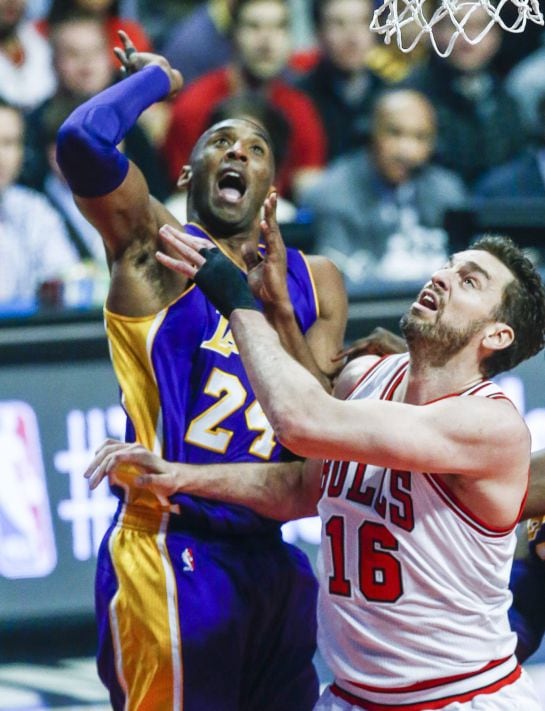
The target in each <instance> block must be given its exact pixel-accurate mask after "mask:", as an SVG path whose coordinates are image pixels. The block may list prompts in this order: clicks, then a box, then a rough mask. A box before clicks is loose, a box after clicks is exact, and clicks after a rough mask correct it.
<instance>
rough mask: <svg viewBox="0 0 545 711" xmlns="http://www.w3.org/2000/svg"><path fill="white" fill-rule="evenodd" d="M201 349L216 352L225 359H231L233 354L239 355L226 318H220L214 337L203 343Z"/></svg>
mask: <svg viewBox="0 0 545 711" xmlns="http://www.w3.org/2000/svg"><path fill="white" fill-rule="evenodd" d="M201 348H206V349H207V350H210V351H215V352H216V353H219V354H220V355H222V356H224V357H225V358H229V356H230V355H231V354H232V353H235V354H236V355H238V348H237V344H236V343H235V339H234V338H233V334H232V332H231V329H230V328H229V321H228V320H227V319H226V318H224V317H223V316H220V319H219V321H218V325H217V326H216V330H215V331H214V335H213V336H212V338H210V339H209V340H208V341H203V342H202V343H201Z"/></svg>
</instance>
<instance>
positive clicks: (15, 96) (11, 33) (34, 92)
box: [0, 0, 55, 111]
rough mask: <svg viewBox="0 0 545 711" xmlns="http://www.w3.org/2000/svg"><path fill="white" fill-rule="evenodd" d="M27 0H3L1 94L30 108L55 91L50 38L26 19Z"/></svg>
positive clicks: (0, 12) (0, 1)
mask: <svg viewBox="0 0 545 711" xmlns="http://www.w3.org/2000/svg"><path fill="white" fill-rule="evenodd" d="M25 11H26V0H0V96H1V97H2V98H3V99H4V100H5V101H9V102H10V104H12V105H13V106H18V107H20V108H21V109H23V110H24V111H30V110H31V109H33V108H34V107H36V106H38V104H40V103H41V102H42V101H44V99H46V98H47V97H48V96H51V94H52V93H53V92H54V91H55V73H54V71H53V66H52V63H51V50H50V48H49V45H48V43H47V41H46V40H45V39H44V38H43V37H42V36H41V34H40V33H39V32H38V31H37V30H36V29H35V27H34V26H33V25H32V23H30V22H28V21H27V20H25Z"/></svg>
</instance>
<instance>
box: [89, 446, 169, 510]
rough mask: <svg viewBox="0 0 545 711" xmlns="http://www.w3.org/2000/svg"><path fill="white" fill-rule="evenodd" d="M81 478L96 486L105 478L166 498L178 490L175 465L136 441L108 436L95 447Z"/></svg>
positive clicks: (114, 483) (111, 482) (114, 482)
mask: <svg viewBox="0 0 545 711" xmlns="http://www.w3.org/2000/svg"><path fill="white" fill-rule="evenodd" d="M84 477H85V478H86V479H88V480H89V488H90V489H96V488H97V486H98V485H99V484H100V483H101V481H102V480H103V479H104V478H106V477H107V478H108V481H109V483H110V485H123V484H130V485H133V486H138V487H144V488H148V489H150V490H151V491H153V493H155V494H156V495H157V496H163V497H167V496H170V495H171V494H173V493H174V492H175V491H176V490H177V486H178V485H179V482H177V477H176V472H175V468H174V466H173V465H172V464H171V463H170V462H167V461H165V460H164V459H162V458H161V457H158V456H157V455H155V454H153V452H150V451H149V450H148V449H146V448H145V447H143V446H142V445H140V444H137V443H126V442H120V441H118V440H113V439H107V440H105V441H104V442H103V444H102V445H101V446H100V447H99V449H97V451H96V453H95V457H94V459H93V461H92V462H91V463H90V464H89V467H88V468H87V471H86V472H85V474H84Z"/></svg>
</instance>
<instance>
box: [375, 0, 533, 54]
mask: <svg viewBox="0 0 545 711" xmlns="http://www.w3.org/2000/svg"><path fill="white" fill-rule="evenodd" d="M511 5H512V6H514V8H515V10H516V15H515V16H514V17H513V13H512V12H511V14H510V19H508V20H507V19H505V15H508V16H509V13H507V12H505V10H506V9H512V8H510V6H511ZM479 8H483V9H484V10H485V11H486V13H487V14H488V17H489V18H490V19H489V22H488V23H487V24H486V25H485V26H484V28H483V29H482V30H481V31H479V32H478V33H477V34H475V35H473V36H471V34H468V33H467V32H466V29H465V28H466V24H467V23H468V21H469V20H470V19H471V16H472V15H473V13H474V12H476V11H477V10H479ZM502 13H503V14H502ZM449 19H450V22H451V25H452V27H451V31H452V35H451V36H450V40H449V41H448V43H446V44H445V43H441V44H439V45H438V43H437V41H436V37H435V34H434V30H435V28H436V26H437V24H438V23H439V22H441V24H443V23H444V22H448V21H449ZM527 22H535V23H536V24H538V25H543V24H544V23H543V14H542V13H541V10H540V9H539V0H499V2H494V3H492V2H490V1H489V0H461V1H459V0H438V2H437V6H435V3H434V2H433V0H385V1H384V3H383V4H382V5H381V6H380V7H379V8H378V9H376V10H375V12H374V13H373V19H372V21H371V25H370V27H371V30H372V31H373V32H376V33H377V34H379V35H384V42H385V43H386V44H389V43H390V42H391V40H392V38H394V37H395V39H396V42H397V45H398V47H399V49H400V50H401V51H402V52H410V51H411V50H412V49H414V47H415V46H416V45H417V44H418V42H419V41H420V39H421V38H422V37H423V36H424V35H428V36H429V40H430V42H431V45H432V47H433V49H434V50H435V51H436V52H437V54H438V55H439V56H440V57H448V55H449V54H450V53H451V51H452V48H453V47H454V43H455V42H456V40H457V39H458V37H459V36H460V35H461V36H462V37H463V38H464V39H465V40H466V41H467V42H469V43H470V44H477V42H480V41H481V39H482V38H483V37H484V36H485V35H486V33H487V32H488V31H489V30H490V28H491V27H492V26H493V25H494V24H498V25H499V26H500V27H502V28H503V29H504V30H507V31H508V32H524V29H525V27H526V23H527ZM443 26H444V25H443Z"/></svg>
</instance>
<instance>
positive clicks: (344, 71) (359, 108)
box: [296, 0, 385, 161]
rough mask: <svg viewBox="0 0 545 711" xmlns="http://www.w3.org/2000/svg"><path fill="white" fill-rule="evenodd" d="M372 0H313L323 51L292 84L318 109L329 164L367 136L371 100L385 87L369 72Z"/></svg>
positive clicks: (317, 30) (314, 15) (372, 40)
mask: <svg viewBox="0 0 545 711" xmlns="http://www.w3.org/2000/svg"><path fill="white" fill-rule="evenodd" d="M371 9H372V5H371V0H314V2H313V6H312V11H313V18H314V23H315V27H316V34H317V37H318V39H319V43H320V47H321V56H320V59H319V61H318V64H317V65H316V66H315V67H314V68H313V69H312V70H311V71H310V72H309V73H308V74H307V75H306V76H303V77H302V78H301V79H299V80H298V81H297V83H296V85H297V86H298V87H299V89H302V90H303V91H305V92H306V93H307V94H308V95H309V96H310V97H311V99H312V101H313V102H314V104H315V106H316V107H317V108H318V111H319V113H320V116H321V118H322V122H323V124H324V128H325V130H326V134H327V143H328V155H327V158H328V161H331V160H332V159H333V158H336V157H337V156H339V155H342V154H343V153H346V152H347V151H349V150H352V149H353V148H356V147H357V146H360V145H361V143H362V140H364V138H365V137H366V136H367V135H368V132H369V120H370V116H371V110H372V105H373V101H374V100H375V98H376V96H377V94H378V93H379V92H380V91H381V90H382V89H383V88H385V83H384V82H383V81H382V80H381V79H380V78H379V77H378V75H377V74H375V73H374V72H372V71H370V70H369V68H368V66H367V59H368V57H369V53H370V51H371V50H372V49H373V46H374V44H375V39H374V38H375V37H376V35H374V34H373V33H372V32H371V31H370V29H369V23H370V21H371Z"/></svg>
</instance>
